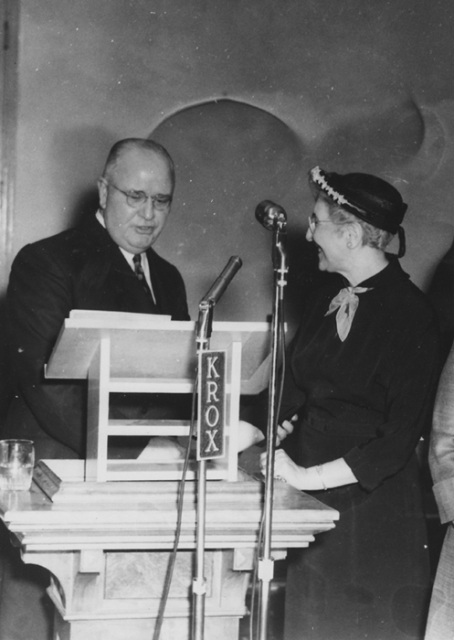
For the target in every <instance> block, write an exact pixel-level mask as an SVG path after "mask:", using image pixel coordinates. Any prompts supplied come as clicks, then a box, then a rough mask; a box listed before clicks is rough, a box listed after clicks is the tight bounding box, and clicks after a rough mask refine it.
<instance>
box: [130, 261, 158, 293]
mask: <svg viewBox="0 0 454 640" xmlns="http://www.w3.org/2000/svg"><path fill="white" fill-rule="evenodd" d="M132 261H133V262H134V272H135V274H136V276H137V278H138V279H139V281H140V284H141V285H142V289H143V290H144V291H145V292H146V293H147V294H148V295H149V296H150V298H151V300H152V301H153V296H152V294H151V289H150V287H149V286H148V282H147V279H146V278H145V272H144V270H143V267H142V256H141V254H140V253H136V254H134V256H133V258H132Z"/></svg>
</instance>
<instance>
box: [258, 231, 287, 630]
mask: <svg viewBox="0 0 454 640" xmlns="http://www.w3.org/2000/svg"><path fill="white" fill-rule="evenodd" d="M285 227H286V221H285V220H280V219H276V220H274V222H273V268H274V300H273V316H272V325H271V328H272V344H271V374H270V382H269V396H268V422H267V441H266V451H267V457H266V470H265V499H264V517H263V519H264V527H263V534H264V535H263V555H262V557H261V558H260V559H259V562H258V579H259V580H260V583H261V585H260V600H259V638H260V640H266V638H267V630H268V614H269V596H270V583H271V580H272V579H273V575H274V560H273V558H272V557H271V536H272V523H273V490H274V453H275V449H276V436H277V420H278V415H277V400H278V394H277V379H278V375H277V371H278V365H279V362H278V357H279V332H280V330H281V325H282V321H283V318H282V306H283V300H284V287H285V285H286V284H287V281H286V276H287V273H288V267H287V264H286V253H285V249H284V246H283V234H285Z"/></svg>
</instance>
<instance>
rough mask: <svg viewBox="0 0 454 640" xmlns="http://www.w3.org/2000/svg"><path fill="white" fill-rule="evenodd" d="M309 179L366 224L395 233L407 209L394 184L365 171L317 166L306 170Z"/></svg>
mask: <svg viewBox="0 0 454 640" xmlns="http://www.w3.org/2000/svg"><path fill="white" fill-rule="evenodd" d="M309 176H310V180H311V181H312V183H313V184H314V185H315V186H316V187H317V188H318V189H320V191H323V193H325V194H326V195H327V196H328V197H329V198H331V200H333V201H334V202H336V203H337V204H339V205H340V206H341V207H342V208H343V209H346V210H347V211H349V212H350V213H353V214H354V215H355V216H357V217H358V218H361V220H364V221H365V222H368V223H369V224H371V225H373V226H374V227H377V228H378V229H383V230H384V231H389V233H393V234H395V233H397V232H398V231H399V227H400V224H401V222H402V220H403V218H404V215H405V212H406V210H407V205H406V204H405V202H403V200H402V197H401V195H400V193H399V192H398V191H397V189H396V188H395V187H393V186H392V185H390V184H389V182H386V181H385V180H382V179H381V178H377V177H376V176H372V175H369V174H367V173H347V174H345V175H341V174H338V173H328V172H325V171H323V169H321V168H320V167H314V168H313V169H311V171H310V172H309Z"/></svg>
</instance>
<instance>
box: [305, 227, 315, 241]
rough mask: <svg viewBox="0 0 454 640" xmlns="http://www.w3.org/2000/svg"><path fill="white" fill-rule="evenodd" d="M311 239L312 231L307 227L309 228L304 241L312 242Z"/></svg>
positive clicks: (312, 236) (312, 237)
mask: <svg viewBox="0 0 454 640" xmlns="http://www.w3.org/2000/svg"><path fill="white" fill-rule="evenodd" d="M313 239H314V234H313V233H312V230H311V228H310V226H309V227H308V228H307V231H306V240H307V241H308V242H312V240H313Z"/></svg>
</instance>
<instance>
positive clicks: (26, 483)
mask: <svg viewBox="0 0 454 640" xmlns="http://www.w3.org/2000/svg"><path fill="white" fill-rule="evenodd" d="M34 464H35V449H34V446H33V441H32V440H0V491H28V490H29V489H30V486H31V483H32V475H33V467H34Z"/></svg>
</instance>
